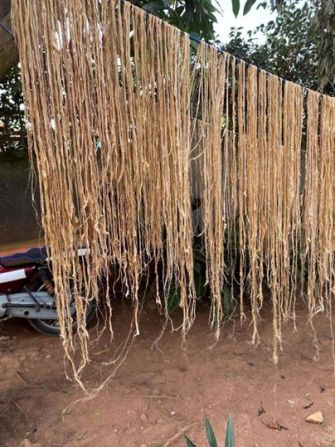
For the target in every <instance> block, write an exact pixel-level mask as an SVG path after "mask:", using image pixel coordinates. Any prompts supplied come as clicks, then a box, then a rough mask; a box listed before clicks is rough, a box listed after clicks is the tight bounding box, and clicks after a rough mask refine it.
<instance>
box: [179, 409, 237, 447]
mask: <svg viewBox="0 0 335 447" xmlns="http://www.w3.org/2000/svg"><path fill="white" fill-rule="evenodd" d="M205 431H206V436H207V441H208V446H209V447H218V443H217V440H216V437H215V433H214V430H213V428H212V426H211V424H210V422H209V420H208V419H206V420H205ZM185 441H186V445H187V447H197V446H196V444H194V442H192V441H191V440H190V439H189V438H188V437H187V436H185ZM234 446H235V441H234V427H233V420H232V418H231V416H228V418H227V423H226V440H225V444H224V447H234Z"/></svg>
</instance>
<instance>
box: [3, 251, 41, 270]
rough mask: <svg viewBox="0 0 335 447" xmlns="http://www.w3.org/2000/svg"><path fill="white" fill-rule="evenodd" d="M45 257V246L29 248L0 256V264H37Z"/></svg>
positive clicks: (11, 265) (7, 265)
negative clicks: (21, 251) (22, 251)
mask: <svg viewBox="0 0 335 447" xmlns="http://www.w3.org/2000/svg"><path fill="white" fill-rule="evenodd" d="M46 258H47V252H46V249H45V247H34V248H30V249H29V250H27V251H26V252H24V253H15V254H13V255H10V256H3V257H2V258H0V264H1V265H2V266H3V267H17V266H20V265H27V264H39V263H41V262H44V261H45V260H46Z"/></svg>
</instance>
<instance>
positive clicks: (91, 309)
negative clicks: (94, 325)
mask: <svg viewBox="0 0 335 447" xmlns="http://www.w3.org/2000/svg"><path fill="white" fill-rule="evenodd" d="M95 314H96V302H95V301H94V300H92V301H91V302H90V303H89V304H88V306H87V313H86V324H88V323H90V322H91V321H92V320H93V318H94V317H95ZM28 323H29V324H30V326H31V327H32V328H33V329H35V331H37V332H39V333H40V334H44V335H53V336H54V337H58V336H59V335H60V327H59V322H58V320H38V319H33V320H30V319H28ZM76 327H77V323H76V321H74V322H73V325H72V330H73V331H74V330H75V329H76Z"/></svg>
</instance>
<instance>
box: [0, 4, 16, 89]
mask: <svg viewBox="0 0 335 447" xmlns="http://www.w3.org/2000/svg"><path fill="white" fill-rule="evenodd" d="M0 20H1V23H2V24H3V25H4V27H2V26H0V55H1V57H0V81H1V80H3V78H4V77H5V75H6V74H7V73H8V71H9V70H10V69H11V68H12V67H13V66H14V65H15V64H17V63H18V62H19V54H18V51H17V46H16V43H15V40H14V37H13V36H12V34H10V33H9V32H8V31H6V29H8V30H11V29H12V28H11V21H10V0H0ZM4 28H6V29H4Z"/></svg>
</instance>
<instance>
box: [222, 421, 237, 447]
mask: <svg viewBox="0 0 335 447" xmlns="http://www.w3.org/2000/svg"><path fill="white" fill-rule="evenodd" d="M224 446H225V447H234V446H235V440H234V426H233V419H232V417H231V416H228V418H227V424H226V441H225V444H224Z"/></svg>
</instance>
